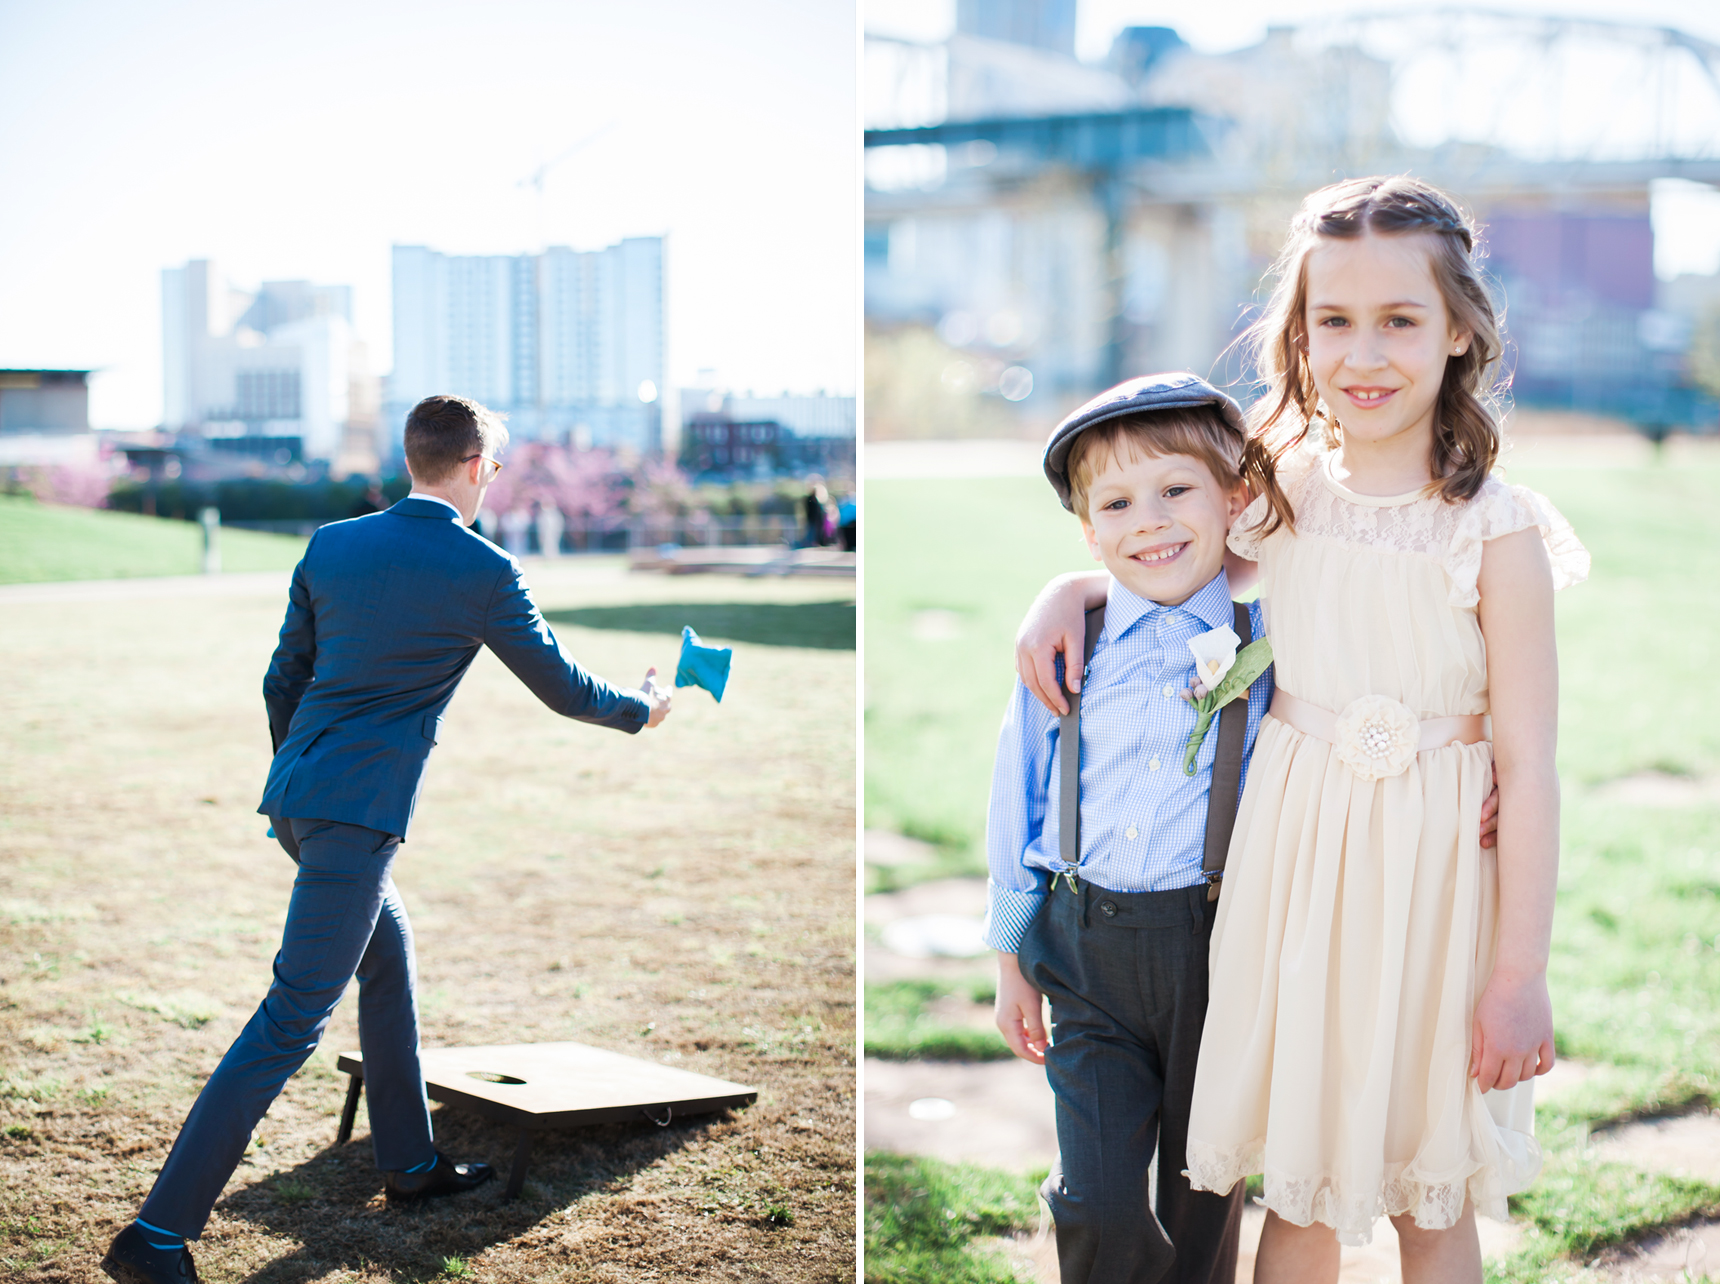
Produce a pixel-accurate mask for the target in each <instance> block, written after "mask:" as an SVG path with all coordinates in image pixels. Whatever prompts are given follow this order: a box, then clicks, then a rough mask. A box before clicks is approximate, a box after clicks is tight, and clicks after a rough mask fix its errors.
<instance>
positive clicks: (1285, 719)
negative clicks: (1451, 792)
mask: <svg viewBox="0 0 1720 1284" xmlns="http://www.w3.org/2000/svg"><path fill="white" fill-rule="evenodd" d="M1271 713H1272V716H1273V717H1274V718H1277V719H1278V721H1280V722H1282V723H1284V724H1285V725H1286V726H1291V727H1294V728H1295V729H1296V730H1297V731H1300V732H1301V733H1302V734H1303V735H1307V736H1316V737H1318V738H1319V739H1321V740H1324V741H1326V742H1327V743H1328V744H1337V743H1338V715H1337V714H1335V713H1333V712H1332V711H1331V710H1330V709H1322V708H1321V707H1320V706H1319V705H1317V704H1312V703H1310V702H1309V701H1307V700H1304V699H1302V698H1301V697H1300V696H1293V695H1291V694H1290V693H1289V692H1288V691H1285V690H1283V689H1282V688H1280V689H1279V690H1277V691H1275V692H1273V693H1272V709H1271ZM1485 739H1487V727H1486V719H1485V717H1484V715H1482V714H1479V713H1464V714H1458V715H1456V716H1453V717H1447V718H1423V719H1421V739H1420V743H1419V745H1418V746H1417V750H1416V751H1417V752H1418V753H1426V752H1427V751H1428V750H1429V749H1442V748H1444V747H1445V746H1446V745H1452V744H1464V745H1472V744H1476V743H1478V742H1480V741H1482V740H1485Z"/></svg>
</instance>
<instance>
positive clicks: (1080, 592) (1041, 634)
mask: <svg viewBox="0 0 1720 1284" xmlns="http://www.w3.org/2000/svg"><path fill="white" fill-rule="evenodd" d="M1110 582H1111V581H1110V576H1108V575H1106V574H1105V573H1104V572H1103V571H1092V572H1086V573H1082V574H1073V575H1059V576H1058V577H1057V578H1056V579H1054V580H1052V581H1051V582H1050V583H1049V584H1047V585H1046V586H1045V587H1044V588H1042V589H1040V590H1039V596H1038V597H1036V598H1034V599H1033V605H1032V606H1030V607H1028V608H1027V617H1026V618H1025V619H1024V620H1022V622H1021V628H1020V629H1019V630H1018V631H1017V632H1016V635H1015V671H1016V673H1017V674H1019V675H1020V676H1021V681H1022V684H1023V685H1024V686H1026V687H1027V689H1028V690H1029V691H1031V692H1032V693H1033V695H1034V698H1035V699H1037V700H1038V701H1039V703H1040V704H1042V705H1044V706H1045V707H1046V708H1047V709H1049V710H1051V712H1052V713H1055V714H1056V715H1057V716H1058V717H1062V716H1063V715H1064V714H1066V713H1068V712H1069V702H1068V701H1067V700H1065V699H1064V698H1063V690H1062V688H1061V687H1060V686H1058V684H1057V656H1058V655H1059V654H1061V655H1062V656H1063V657H1064V662H1065V664H1066V665H1067V668H1068V675H1069V689H1070V690H1071V691H1079V690H1080V689H1081V655H1082V652H1083V651H1084V650H1085V648H1086V643H1087V619H1086V613H1087V610H1088V609H1089V608H1090V607H1095V606H1100V605H1102V604H1103V603H1104V601H1105V596H1106V593H1107V591H1108V589H1109V588H1110ZM1070 656H1074V657H1075V659H1074V661H1073V662H1070V661H1069V657H1070Z"/></svg>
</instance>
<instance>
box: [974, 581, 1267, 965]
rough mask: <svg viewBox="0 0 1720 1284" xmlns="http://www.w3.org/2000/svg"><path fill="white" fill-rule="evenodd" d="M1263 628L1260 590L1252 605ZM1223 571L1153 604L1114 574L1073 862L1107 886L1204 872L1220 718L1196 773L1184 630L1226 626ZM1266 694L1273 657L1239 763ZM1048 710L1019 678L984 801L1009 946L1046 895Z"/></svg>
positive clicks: (1051, 756)
mask: <svg viewBox="0 0 1720 1284" xmlns="http://www.w3.org/2000/svg"><path fill="white" fill-rule="evenodd" d="M1248 614H1249V619H1250V621H1251V623H1252V626H1253V630H1254V636H1255V637H1256V638H1259V637H1262V636H1264V635H1265V630H1264V628H1263V627H1262V623H1261V616H1260V604H1259V603H1258V602H1255V603H1253V604H1251V605H1250V606H1249V608H1248ZM1234 626H1235V620H1234V617H1233V615H1232V612H1231V601H1230V582H1229V581H1228V580H1227V579H1226V578H1225V575H1224V572H1223V571H1220V572H1219V573H1218V576H1217V577H1216V578H1215V579H1213V580H1212V581H1210V582H1209V583H1208V584H1207V586H1206V587H1205V588H1203V589H1201V590H1200V591H1199V592H1198V593H1196V594H1194V596H1192V597H1190V598H1189V599H1188V600H1187V601H1186V602H1184V603H1183V604H1182V605H1181V606H1160V605H1159V604H1158V603H1156V602H1149V601H1147V600H1146V599H1144V598H1140V597H1137V596H1135V594H1133V593H1131V592H1130V591H1129V590H1128V589H1126V588H1124V587H1123V586H1122V585H1121V584H1119V583H1117V582H1116V581H1115V580H1113V581H1112V582H1111V592H1110V599H1109V601H1108V602H1107V604H1106V607H1105V627H1104V629H1103V630H1101V631H1100V633H1099V641H1098V644H1097V645H1096V646H1095V647H1094V648H1093V660H1092V663H1091V664H1090V665H1089V666H1088V670H1087V675H1086V680H1085V681H1084V682H1083V683H1082V684H1081V853H1080V856H1081V862H1080V868H1079V870H1078V871H1077V874H1078V876H1079V877H1080V878H1082V879H1091V880H1092V881H1093V882H1094V883H1096V884H1097V885H1099V886H1100V887H1103V888H1106V889H1107V890H1109V891H1113V892H1162V891H1172V890H1174V889H1176V888H1179V887H1192V886H1194V885H1195V884H1196V883H1199V882H1202V881H1203V877H1202V875H1201V869H1200V864H1201V856H1202V854H1203V851H1204V849H1205V845H1206V811H1207V807H1206V803H1207V793H1208V791H1209V790H1210V789H1211V788H1212V762H1213V758H1214V756H1215V755H1216V754H1217V752H1218V719H1217V718H1216V717H1215V718H1214V719H1213V720H1212V724H1211V726H1210V727H1208V729H1207V735H1206V740H1205V742H1204V743H1203V744H1202V745H1201V747H1200V753H1199V755H1198V756H1197V757H1196V759H1195V773H1194V775H1192V776H1190V775H1186V774H1184V772H1183V754H1184V752H1185V747H1186V745H1187V743H1188V735H1189V732H1190V731H1192V730H1193V729H1194V724H1195V718H1196V714H1195V711H1194V709H1193V707H1192V706H1190V705H1189V704H1188V702H1187V701H1185V700H1184V699H1183V698H1182V692H1183V691H1184V690H1186V689H1187V688H1188V685H1189V680H1190V679H1191V678H1193V677H1194V653H1193V652H1192V651H1190V650H1189V648H1188V642H1189V639H1190V638H1192V637H1195V636H1196V635H1198V634H1201V633H1205V632H1207V631H1208V630H1211V629H1216V628H1220V627H1227V628H1229V627H1234ZM1271 703H1272V670H1271V669H1270V668H1268V669H1267V670H1266V672H1265V673H1263V674H1261V675H1260V677H1259V678H1257V679H1256V680H1255V682H1254V685H1253V686H1252V687H1250V688H1249V691H1248V731H1247V736H1246V738H1245V739H1244V741H1243V749H1242V776H1243V781H1244V782H1246V781H1247V778H1248V759H1249V756H1250V755H1251V754H1252V753H1253V752H1254V739H1255V736H1256V735H1258V734H1259V731H1260V719H1261V718H1262V717H1263V716H1265V713H1266V707H1267V706H1268V705H1269V704H1271ZM1057 730H1058V719H1057V715H1056V714H1054V713H1052V712H1051V711H1050V710H1048V709H1047V708H1046V707H1045V706H1044V705H1042V704H1040V703H1039V701H1038V700H1037V699H1035V698H1034V697H1033V695H1032V694H1031V693H1030V692H1029V691H1028V690H1027V688H1026V687H1025V686H1023V685H1022V684H1021V682H1020V681H1019V680H1017V682H1016V684H1015V694H1014V695H1013V696H1012V697H1011V699H1010V702H1009V709H1008V711H1007V712H1006V713H1005V714H1004V716H1003V730H1002V731H1001V732H1000V733H999V735H998V738H997V765H996V767H995V768H994V769H993V771H992V778H991V806H990V808H989V809H988V811H987V813H986V826H985V840H986V841H985V845H986V861H987V864H988V865H989V867H990V874H991V877H990V881H989V888H988V891H989V895H988V908H987V911H986V920H985V943H986V944H987V945H989V946H991V948H993V949H995V950H1004V951H1007V952H1008V953H1012V954H1013V953H1016V952H1017V950H1018V949H1019V947H1020V945H1021V938H1022V936H1023V935H1024V934H1025V933H1026V932H1027V926H1028V924H1029V923H1031V922H1032V921H1033V916H1034V915H1035V914H1037V913H1038V912H1039V906H1040V903H1041V902H1042V901H1043V900H1044V899H1045V888H1046V885H1047V883H1048V882H1049V878H1048V875H1054V874H1057V873H1059V872H1061V871H1062V870H1064V869H1066V868H1068V867H1067V866H1066V865H1065V864H1064V862H1063V860H1062V858H1061V857H1060V856H1059V854H1058V852H1059V835H1058V830H1059V826H1058V806H1057V782H1058V779H1059V774H1058V773H1059V758H1058V755H1059V754H1060V753H1061V752H1062V747H1061V746H1060V745H1059V744H1058V742H1057V741H1058V736H1057Z"/></svg>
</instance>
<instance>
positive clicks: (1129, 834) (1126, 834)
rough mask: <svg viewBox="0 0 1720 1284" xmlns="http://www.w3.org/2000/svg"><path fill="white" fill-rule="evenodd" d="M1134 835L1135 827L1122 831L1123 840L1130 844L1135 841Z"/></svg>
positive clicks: (1131, 826)
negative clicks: (1125, 839)
mask: <svg viewBox="0 0 1720 1284" xmlns="http://www.w3.org/2000/svg"><path fill="white" fill-rule="evenodd" d="M1135 833H1136V831H1135V827H1134V826H1133V825H1130V826H1129V827H1128V828H1127V829H1125V830H1124V831H1123V836H1124V837H1125V838H1127V839H1128V840H1129V841H1130V842H1131V843H1132V842H1134V841H1135Z"/></svg>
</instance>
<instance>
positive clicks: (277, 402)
mask: <svg viewBox="0 0 1720 1284" xmlns="http://www.w3.org/2000/svg"><path fill="white" fill-rule="evenodd" d="M161 313H162V325H161V331H162V335H161V337H162V344H161V348H162V374H163V393H164V397H163V414H162V425H163V426H164V427H165V428H167V429H168V430H170V431H174V432H187V431H189V432H193V433H198V434H200V435H202V436H204V437H207V438H211V439H213V440H215V441H222V440H231V439H234V438H247V437H280V438H283V439H286V438H292V439H296V440H297V443H298V446H299V450H300V451H301V452H302V454H303V457H304V458H306V459H325V460H327V459H334V458H335V457H336V456H337V455H338V454H339V453H340V451H341V448H342V445H343V442H344V438H345V433H346V431H347V428H348V426H349V422H350V421H351V420H352V419H353V418H354V402H355V396H354V384H355V382H362V381H363V379H364V378H365V375H364V365H365V361H364V351H363V345H362V344H360V343H359V341H358V339H357V337H356V336H355V334H354V333H353V328H352V288H351V287H350V286H345V285H313V284H311V283H310V282H309V281H265V282H263V284H262V286H261V287H260V288H259V289H257V290H255V291H246V290H241V289H238V288H237V287H235V286H233V285H231V284H230V283H228V282H227V281H226V280H225V279H224V278H223V277H222V276H221V273H220V272H219V270H218V269H217V268H216V267H215V265H214V264H213V263H211V262H209V261H208V260H206V259H193V260H191V261H190V262H189V263H187V264H186V265H185V266H184V267H176V268H167V269H165V270H163V272H162V274H161ZM366 400H367V398H365V397H364V396H362V395H359V396H358V397H357V402H358V403H359V404H360V405H362V404H363V403H364V402H365V401H366Z"/></svg>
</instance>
